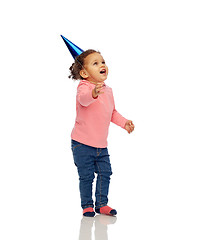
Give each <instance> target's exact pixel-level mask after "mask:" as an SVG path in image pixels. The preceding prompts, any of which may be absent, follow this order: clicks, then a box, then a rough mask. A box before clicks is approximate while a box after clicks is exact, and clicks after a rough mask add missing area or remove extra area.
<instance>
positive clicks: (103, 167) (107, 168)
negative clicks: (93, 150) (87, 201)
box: [95, 148, 112, 208]
mask: <svg viewBox="0 0 199 240" xmlns="http://www.w3.org/2000/svg"><path fill="white" fill-rule="evenodd" d="M95 172H96V173H97V182H96V192H95V197H96V202H95V206H96V208H100V207H103V206H106V205H107V203H108V192H109V184H110V176H111V175H112V169H111V164H110V158H109V154H108V149H107V148H100V149H98V152H97V158H96V161H95Z"/></svg>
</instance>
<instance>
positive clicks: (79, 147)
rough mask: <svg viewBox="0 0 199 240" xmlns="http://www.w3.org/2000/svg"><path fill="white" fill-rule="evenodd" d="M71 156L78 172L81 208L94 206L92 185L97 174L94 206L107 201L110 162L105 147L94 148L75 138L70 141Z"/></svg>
mask: <svg viewBox="0 0 199 240" xmlns="http://www.w3.org/2000/svg"><path fill="white" fill-rule="evenodd" d="M71 145H72V146H71V148H72V152H73V158H74V162H75V165H76V166H77V170H78V174H79V189H80V197H81V206H82V208H83V209H85V208H88V207H92V208H93V207H94V205H93V199H92V185H93V180H94V178H95V173H96V174H97V182H96V192H95V198H96V201H95V207H96V208H100V207H103V206H106V205H107V203H108V191H109V183H110V176H111V175H112V170H111V164H110V159H109V154H108V149H107V148H95V147H91V146H88V145H85V144H82V143H80V142H77V141H75V140H72V142H71Z"/></svg>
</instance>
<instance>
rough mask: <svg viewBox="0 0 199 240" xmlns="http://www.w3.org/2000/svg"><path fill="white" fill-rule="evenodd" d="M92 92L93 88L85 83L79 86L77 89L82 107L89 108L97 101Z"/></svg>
mask: <svg viewBox="0 0 199 240" xmlns="http://www.w3.org/2000/svg"><path fill="white" fill-rule="evenodd" d="M92 90H93V89H92V88H91V86H90V85H89V84H87V83H85V82H83V83H82V84H79V86H78V89H77V100H78V102H79V103H80V104H81V105H82V106H84V107H87V106H89V105H90V104H91V103H93V102H95V101H96V99H95V98H93V97H92Z"/></svg>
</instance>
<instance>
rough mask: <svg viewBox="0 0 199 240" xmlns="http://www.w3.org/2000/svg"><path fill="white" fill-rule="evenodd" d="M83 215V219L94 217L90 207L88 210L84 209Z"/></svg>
mask: <svg viewBox="0 0 199 240" xmlns="http://www.w3.org/2000/svg"><path fill="white" fill-rule="evenodd" d="M83 215H84V216H85V217H94V216H95V212H94V210H93V208H92V207H89V208H85V209H84V210H83Z"/></svg>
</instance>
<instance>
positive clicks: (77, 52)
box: [61, 35, 84, 59]
mask: <svg viewBox="0 0 199 240" xmlns="http://www.w3.org/2000/svg"><path fill="white" fill-rule="evenodd" d="M61 37H62V38H63V40H64V42H65V44H66V46H67V47H68V49H69V51H70V53H71V55H72V56H73V58H74V59H75V58H76V57H77V56H79V55H80V54H81V53H83V52H84V50H82V49H81V48H79V47H78V46H76V45H75V44H74V43H72V42H71V41H69V40H68V39H67V38H65V37H64V36H62V35H61Z"/></svg>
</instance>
